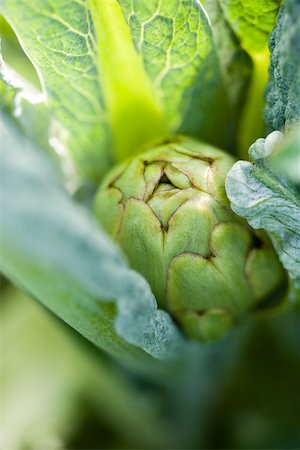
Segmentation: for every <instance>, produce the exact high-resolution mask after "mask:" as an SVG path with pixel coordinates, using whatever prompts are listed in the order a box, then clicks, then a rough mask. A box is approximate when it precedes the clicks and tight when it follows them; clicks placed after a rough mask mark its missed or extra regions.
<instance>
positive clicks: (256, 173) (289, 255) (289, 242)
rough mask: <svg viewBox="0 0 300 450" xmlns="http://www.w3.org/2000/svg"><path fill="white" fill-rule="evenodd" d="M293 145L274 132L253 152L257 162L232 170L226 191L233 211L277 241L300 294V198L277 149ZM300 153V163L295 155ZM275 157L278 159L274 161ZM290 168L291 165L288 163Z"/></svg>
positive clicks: (295, 143)
mask: <svg viewBox="0 0 300 450" xmlns="http://www.w3.org/2000/svg"><path fill="white" fill-rule="evenodd" d="M292 142H293V145H295V146H296V148H295V149H294V151H292V152H291V151H290V150H289V155H291V156H292V157H293V161H294V162H296V163H299V152H300V147H299V140H296V139H295V140H293V141H292ZM290 145H291V143H290V140H288V141H283V142H282V135H281V133H280V132H278V131H274V132H273V133H271V134H270V135H268V137H267V138H266V139H258V140H257V141H256V142H255V143H254V144H253V145H252V146H251V147H250V150H249V155H250V159H251V160H252V161H253V163H251V162H246V161H239V162H237V163H236V164H234V166H233V167H232V169H231V170H230V171H229V173H228V175H227V180H226V192H227V195H228V197H229V199H230V202H231V207H232V209H233V210H234V211H235V212H236V213H237V214H239V215H240V216H243V217H245V218H246V219H247V221H248V222H249V224H250V225H251V226H252V227H253V228H263V229H265V230H266V231H267V233H268V234H269V236H270V238H271V239H272V241H273V244H274V247H275V249H276V250H277V252H278V254H279V257H280V259H281V261H282V263H283V265H284V267H285V268H286V269H287V271H288V272H289V275H290V277H291V279H292V280H293V281H294V282H295V285H296V287H297V288H298V293H294V295H298V296H299V295H300V195H299V192H300V191H299V185H298V186H297V185H296V184H295V183H293V178H291V177H290V176H287V175H288V173H289V172H288V171H286V170H282V168H281V166H280V165H278V164H277V158H278V154H277V150H276V147H277V146H280V147H281V151H284V147H289V146H290ZM295 153H297V154H298V162H297V161H296V160H295V159H294V156H293V155H294V154H295ZM273 158H275V160H274V161H273ZM285 165H286V166H287V164H286V163H285Z"/></svg>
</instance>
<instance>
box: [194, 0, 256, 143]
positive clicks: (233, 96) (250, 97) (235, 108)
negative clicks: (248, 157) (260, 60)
mask: <svg viewBox="0 0 300 450" xmlns="http://www.w3.org/2000/svg"><path fill="white" fill-rule="evenodd" d="M203 3H204V7H205V9H206V11H207V13H208V16H209V19H210V23H211V28H212V32H213V37H214V42H215V45H216V49H217V53H218V57H219V61H220V67H221V71H222V77H223V79H224V82H225V85H226V91H227V95H228V97H229V101H230V112H231V115H232V123H231V130H232V133H233V134H234V135H236V141H237V142H234V144H235V145H236V146H237V147H238V149H239V148H240V147H242V148H244V147H245V144H244V141H245V140H246V139H247V138H249V134H251V131H252V130H250V132H249V131H248V128H250V124H253V123H254V124H255V129H256V130H257V121H258V120H259V117H260V114H259V113H258V114H257V110H259V109H261V110H262V106H261V108H260V104H262V99H260V98H259V101H258V102H257V97H258V96H259V95H260V96H261V93H262V90H263V89H264V87H265V86H264V84H263V88H262V89H261V90H260V91H259V92H257V91H258V90H257V89H256V87H257V83H255V92H253V84H254V82H255V80H256V78H258V77H259V79H260V80H261V79H262V78H263V77H262V76H261V71H259V74H258V76H257V64H256V61H252V60H251V58H250V56H249V55H248V53H247V52H246V51H245V50H244V49H243V48H242V47H241V43H240V41H239V39H238V38H237V36H236V35H235V33H234V32H233V30H232V28H231V26H230V23H229V22H228V20H227V19H226V17H225V15H224V13H223V10H222V8H221V5H220V3H219V2H218V1H217V0H206V1H205V2H203ZM250 90H251V92H250ZM246 101H247V103H246ZM251 101H253V103H255V111H254V114H255V116H256V120H255V121H253V120H248V117H247V119H246V118H245V112H246V111H248V109H249V104H250V102H251ZM245 107H246V108H245ZM241 113H242V114H241ZM244 122H246V126H245V123H244ZM238 129H242V132H241V133H238V131H237V130H238ZM240 135H241V136H242V139H243V142H242V143H241V142H239V141H240ZM255 137H257V136H255ZM251 142H253V139H252V140H251ZM248 147H249V145H248V146H247V150H248Z"/></svg>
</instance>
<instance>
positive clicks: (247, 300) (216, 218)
mask: <svg viewBox="0 0 300 450" xmlns="http://www.w3.org/2000/svg"><path fill="white" fill-rule="evenodd" d="M233 163H234V160H233V158H232V157H230V156H229V155H227V154H226V153H224V152H222V151H220V150H217V149H215V148H213V147H210V146H209V145H207V144H203V143H199V142H196V141H194V140H191V139H184V138H182V139H181V140H178V141H176V142H171V143H167V144H164V145H161V146H159V147H156V148H155V149H154V150H152V151H149V152H147V153H144V154H141V155H139V156H137V157H135V158H134V159H132V160H130V161H129V162H126V163H124V164H122V165H120V166H118V167H116V168H115V169H113V170H112V171H111V173H110V174H109V175H108V176H107V177H106V179H105V180H104V182H103V184H102V186H101V187H100V189H99V191H98V193H97V196H96V201H95V212H96V216H97V217H98V219H99V221H100V223H101V224H102V226H103V227H104V228H105V229H106V230H107V231H108V233H109V234H110V235H111V236H112V237H113V239H115V240H116V241H117V242H118V243H119V244H120V246H121V248H122V249H123V251H124V252H125V254H126V255H127V257H128V260H129V263H130V265H131V267H132V268H133V269H135V270H137V271H139V272H140V273H141V274H142V275H143V276H144V277H145V278H146V279H147V280H148V282H149V284H150V286H151V288H152V291H153V293H154V295H155V297H156V299H157V301H158V303H159V305H160V306H161V307H162V308H165V309H167V310H168V311H169V312H170V313H171V314H172V315H173V317H174V318H175V320H177V322H179V323H180V324H181V326H182V327H183V329H184V330H185V331H186V333H187V334H188V335H190V336H191V337H193V338H196V339H200V340H213V339H217V338H219V337H221V336H222V335H223V334H224V333H225V331H226V330H227V329H228V328H229V327H230V326H231V324H232V322H233V321H234V320H235V319H236V318H238V317H239V316H241V315H242V314H243V313H244V312H246V311H247V310H249V309H251V308H254V307H255V306H256V305H258V304H259V303H261V302H264V301H265V300H266V299H268V298H269V296H270V295H271V294H272V293H274V291H276V289H277V288H278V287H279V286H280V285H281V283H282V282H283V279H284V272H283V269H282V267H281V264H280V263H279V261H278V259H277V256H276V254H275V252H274V250H273V248H272V246H271V245H270V243H269V241H268V239H267V238H266V237H265V236H264V235H258V234H257V232H255V231H254V230H252V229H251V228H250V227H249V226H248V225H247V223H246V222H245V221H243V220H242V219H241V218H239V217H238V216H237V215H235V214H234V213H233V212H232V210H231V209H230V206H229V201H228V199H227V197H226V193H225V188H224V184H225V177H226V174H227V172H228V170H229V169H230V168H231V166H232V165H233Z"/></svg>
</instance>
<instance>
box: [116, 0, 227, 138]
mask: <svg viewBox="0 0 300 450" xmlns="http://www.w3.org/2000/svg"><path fill="white" fill-rule="evenodd" d="M120 4H121V5H122V7H123V10H124V15H125V17H126V20H127V22H128V24H129V26H130V29H131V33H132V37H133V40H134V43H135V46H136V49H137V51H138V52H139V53H140V55H141V57H142V59H143V62H144V66H145V69H146V71H147V73H148V75H149V77H150V79H151V80H152V82H153V84H154V87H155V89H156V91H157V92H158V95H159V97H160V98H161V100H162V102H163V104H164V105H165V110H166V114H167V117H168V121H169V124H170V127H171V130H172V131H173V132H174V131H178V132H180V133H185V134H188V135H191V136H198V137H201V138H204V139H207V140H208V141H210V142H212V143H215V144H217V145H219V146H222V147H226V146H227V147H229V146H230V145H229V142H230V143H231V141H232V136H231V134H230V131H231V130H229V123H230V119H231V117H229V118H228V116H227V117H225V115H224V114H223V112H222V111H223V110H224V109H226V108H227V106H228V104H229V99H228V94H227V90H226V87H225V83H224V80H223V78H222V73H221V70H220V64H219V60H218V55H217V51H216V47H215V45H214V41H213V36H212V31H211V27H210V24H209V20H208V17H207V15H206V13H205V11H204V9H203V8H202V7H201V5H200V2H197V1H193V0H172V1H168V2H166V1H163V2H159V1H156V0H154V1H153V0H152V1H128V0H120ZM220 105H222V107H221V106H220ZM227 110H228V111H229V108H228V109H227ZM216 129H217V130H218V133H216V132H215V130H216Z"/></svg>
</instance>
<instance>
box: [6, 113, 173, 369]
mask: <svg viewBox="0 0 300 450" xmlns="http://www.w3.org/2000/svg"><path fill="white" fill-rule="evenodd" d="M3 119H4V118H3ZM1 142H3V143H4V145H3V146H2V148H1V164H2V166H1V167H2V171H3V176H2V199H1V268H2V271H3V272H4V274H6V275H7V276H8V277H9V278H11V279H12V280H14V281H15V282H17V283H18V284H19V285H21V286H22V287H23V288H25V289H26V290H27V291H28V292H30V293H31V294H32V295H33V296H34V297H36V298H37V299H39V300H40V301H41V302H42V303H44V304H45V305H46V306H47V307H48V308H49V309H50V310H51V311H53V312H54V313H55V314H57V315H58V316H59V317H61V318H62V319H63V320H64V321H66V322H67V323H68V324H70V325H71V326H72V327H74V328H75V329H76V330H78V331H79V332H80V333H81V334H83V335H84V336H85V337H87V338H88V339H90V340H91V341H92V342H94V343H95V344H96V345H98V346H99V347H101V348H104V349H106V350H107V351H109V352H111V353H113V354H114V355H116V356H118V357H119V358H121V359H122V358H123V359H124V360H126V359H128V360H131V361H134V360H137V362H138V361H139V360H140V359H142V361H144V363H145V364H146V363H147V361H148V358H149V356H148V358H147V355H146V354H145V353H143V352H142V351H141V350H140V349H139V348H137V347H140V348H141V349H143V350H144V351H146V352H147V353H149V354H150V355H152V356H154V357H155V358H159V359H165V358H167V359H168V358H172V357H174V354H176V352H177V351H178V349H179V348H180V347H181V346H182V339H181V337H180V335H179V333H178V331H177V329H176V328H175V326H174V324H173V322H172V321H171V319H170V317H169V315H168V314H167V313H166V312H164V311H161V310H158V309H157V304H156V301H155V298H154V297H153V295H152V293H151V291H150V288H149V286H148V284H147V283H146V281H145V280H144V279H143V278H142V277H141V276H140V275H138V274H137V273H135V272H133V271H132V270H130V269H129V268H128V266H127V264H126V263H125V261H124V260H123V258H122V257H121V255H120V253H119V251H118V250H117V248H116V247H115V246H114V244H113V243H112V242H111V241H110V240H109V238H108V237H107V236H106V235H105V234H104V232H102V231H101V230H100V229H99V228H98V226H97V225H96V224H95V223H94V222H93V220H92V218H91V215H90V214H89V213H88V211H86V210H85V209H83V208H82V207H81V206H79V205H77V204H76V203H75V202H74V201H73V200H72V199H71V198H70V197H69V196H68V194H67V193H66V192H65V191H64V190H63V188H62V187H61V186H60V184H59V179H58V177H57V175H56V174H55V172H54V170H53V167H52V165H51V164H50V161H49V160H48V159H47V158H46V157H45V155H44V154H42V153H39V152H38V151H37V150H36V149H35V148H34V147H33V146H32V145H30V144H29V142H28V141H26V140H25V139H24V138H22V137H21V136H20V135H18V134H17V133H16V132H13V130H12V129H11V128H10V127H9V125H8V124H7V120H5V119H4V120H3V121H2V124H1ZM114 303H116V305H117V314H116V313H115V311H116V308H115V307H114V306H113V305H114ZM129 343H130V344H131V345H130V344H129Z"/></svg>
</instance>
